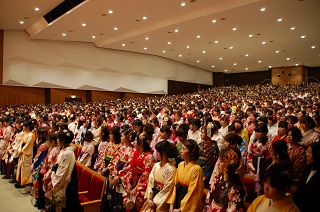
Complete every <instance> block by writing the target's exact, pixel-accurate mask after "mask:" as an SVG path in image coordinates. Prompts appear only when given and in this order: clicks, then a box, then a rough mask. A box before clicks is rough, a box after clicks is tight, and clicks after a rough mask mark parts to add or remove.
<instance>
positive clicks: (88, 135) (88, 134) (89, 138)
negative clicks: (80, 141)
mask: <svg viewBox="0 0 320 212" xmlns="http://www.w3.org/2000/svg"><path fill="white" fill-rule="evenodd" d="M84 140H85V141H88V142H91V141H92V140H93V134H92V132H91V131H90V130H87V131H86V134H85V135H84Z"/></svg>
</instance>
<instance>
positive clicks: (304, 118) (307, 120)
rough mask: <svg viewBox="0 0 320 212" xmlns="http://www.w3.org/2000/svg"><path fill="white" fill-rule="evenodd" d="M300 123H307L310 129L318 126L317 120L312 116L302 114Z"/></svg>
mask: <svg viewBox="0 0 320 212" xmlns="http://www.w3.org/2000/svg"><path fill="white" fill-rule="evenodd" d="M299 121H300V124H306V125H307V126H308V127H309V129H313V128H315V126H316V122H315V121H314V120H313V119H312V118H311V117H310V116H307V115H306V116H302V117H301V118H300V119H299Z"/></svg>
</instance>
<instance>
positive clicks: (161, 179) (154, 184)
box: [142, 141, 178, 212]
mask: <svg viewBox="0 0 320 212" xmlns="http://www.w3.org/2000/svg"><path fill="white" fill-rule="evenodd" d="M155 148H156V150H157V159H158V161H160V162H158V163H156V164H155V165H154V166H153V169H152V171H151V173H150V175H149V182H148V187H147V191H146V194H145V196H144V197H145V198H146V199H147V200H146V201H145V203H144V206H143V209H142V211H144V212H147V211H148V212H151V211H159V212H160V211H168V210H169V208H170V205H169V204H168V203H167V200H168V197H169V192H170V190H171V189H172V187H173V186H174V176H175V173H176V167H175V165H174V163H173V161H171V160H170V158H175V157H177V156H178V150H177V148H176V146H175V145H174V144H171V143H170V142H168V141H161V142H159V143H157V144H156V147H155Z"/></svg>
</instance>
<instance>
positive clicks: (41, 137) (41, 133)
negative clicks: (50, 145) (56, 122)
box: [37, 127, 48, 146]
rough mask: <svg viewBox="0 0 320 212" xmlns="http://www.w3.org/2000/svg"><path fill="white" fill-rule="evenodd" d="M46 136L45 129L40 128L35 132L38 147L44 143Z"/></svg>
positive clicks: (46, 131) (46, 130)
mask: <svg viewBox="0 0 320 212" xmlns="http://www.w3.org/2000/svg"><path fill="white" fill-rule="evenodd" d="M47 135H48V129H47V128H46V127H41V128H39V129H38V130H37V137H38V143H39V144H38V146H40V144H42V143H44V142H46V138H47Z"/></svg>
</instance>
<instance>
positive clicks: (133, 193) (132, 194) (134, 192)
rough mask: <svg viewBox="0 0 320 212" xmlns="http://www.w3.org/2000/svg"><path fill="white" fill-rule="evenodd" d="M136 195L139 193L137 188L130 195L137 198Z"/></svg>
mask: <svg viewBox="0 0 320 212" xmlns="http://www.w3.org/2000/svg"><path fill="white" fill-rule="evenodd" d="M136 193H137V189H136V188H134V189H132V190H131V191H130V195H131V196H135V195H136Z"/></svg>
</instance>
